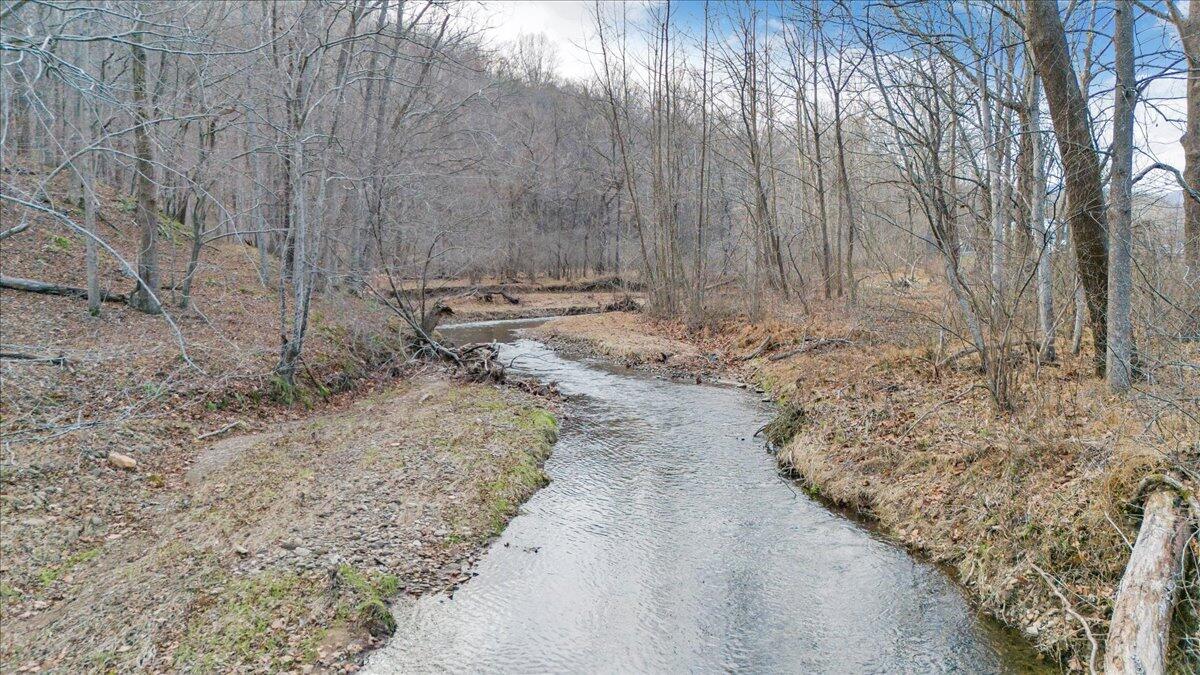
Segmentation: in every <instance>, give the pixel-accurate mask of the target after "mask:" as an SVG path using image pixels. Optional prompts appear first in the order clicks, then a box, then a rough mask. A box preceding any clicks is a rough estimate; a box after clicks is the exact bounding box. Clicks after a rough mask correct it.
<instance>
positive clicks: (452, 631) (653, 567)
mask: <svg viewBox="0 0 1200 675" xmlns="http://www.w3.org/2000/svg"><path fill="white" fill-rule="evenodd" d="M539 321H541V320H537V319H534V320H519V321H505V322H493V323H484V324H467V325H463V326H459V327H455V328H453V329H451V330H450V335H451V336H452V337H453V339H455V340H456V341H458V342H478V341H490V340H495V341H497V342H500V343H502V345H501V355H502V357H503V359H504V360H505V362H506V363H508V362H510V361H511V366H510V372H513V373H516V374H520V375H524V376H536V377H538V378H540V379H542V380H543V381H547V380H553V381H555V382H557V383H558V386H559V388H560V390H561V391H562V392H563V393H564V394H565V395H567V397H568V400H567V403H565V404H564V410H563V420H562V421H561V425H560V430H559V431H560V434H559V441H558V444H557V445H556V446H555V448H554V453H553V455H552V456H551V457H550V459H549V460H548V461H547V462H546V472H547V473H548V474H549V476H550V478H551V482H550V484H549V485H548V486H547V487H545V488H543V489H542V490H541V491H539V492H538V493H537V494H535V495H534V496H533V498H532V499H530V500H529V501H528V502H527V503H526V504H525V505H524V507H523V508H522V510H521V514H520V515H518V516H517V517H516V518H514V519H513V520H512V521H511V522H510V523H509V525H508V527H507V529H505V530H504V533H503V534H502V535H501V536H500V537H499V538H498V539H497V540H496V541H495V542H494V543H493V544H492V545H491V547H490V548H489V550H488V551H487V552H486V553H485V554H484V555H483V557H482V559H481V560H480V562H479V564H478V566H477V568H476V571H477V573H478V575H477V576H475V577H474V578H472V579H471V580H470V581H468V582H467V583H466V584H464V585H463V586H462V587H461V588H459V589H458V590H457V591H455V592H454V593H453V594H452V595H450V594H441V595H429V596H424V597H421V598H419V599H417V600H415V601H405V602H402V603H399V604H398V605H397V606H396V607H395V608H394V611H395V613H396V618H397V623H398V629H397V631H396V634H395V637H393V638H392V640H391V641H390V642H389V643H388V644H387V645H386V646H385V647H383V648H382V649H380V650H378V651H377V652H375V653H374V654H373V655H372V656H371V658H370V659H369V660H368V662H367V664H366V671H367V672H372V673H392V672H405V673H408V672H447V671H451V672H506V673H508V672H521V673H524V672H620V673H627V672H655V673H658V672H728V671H738V672H801V673H864V672H871V673H883V672H887V673H895V672H919V673H925V672H972V673H974V672H985V673H986V672H1005V673H1008V672H1029V671H1035V670H1042V669H1044V666H1043V665H1041V664H1040V663H1039V662H1038V661H1037V659H1036V657H1035V656H1034V654H1033V652H1032V650H1031V649H1030V648H1029V647H1028V646H1027V645H1026V644H1024V643H1023V642H1022V641H1021V640H1020V639H1019V638H1018V637H1017V636H1016V635H1015V634H1013V633H1011V632H1009V631H1006V630H1003V629H1001V628H1000V627H999V626H998V625H996V624H995V623H994V622H992V621H990V620H987V619H985V618H983V617H981V616H979V615H978V614H976V613H975V612H974V611H973V610H972V609H971V607H970V606H969V605H968V603H967V602H966V600H965V599H964V597H963V595H962V593H961V592H960V590H959V589H958V588H957V587H956V586H955V584H954V583H952V582H951V581H950V580H949V579H948V578H947V577H946V576H945V575H944V574H943V573H942V572H941V570H939V569H938V568H937V567H935V566H933V565H930V564H927V563H924V562H921V561H919V560H916V559H914V558H913V557H912V556H910V555H909V554H908V553H906V552H905V551H903V550H901V549H899V548H896V547H895V546H892V545H890V544H888V543H887V542H885V541H882V540H880V539H879V538H877V537H876V536H874V535H873V534H872V533H871V532H870V531H869V530H867V529H865V528H864V527H862V526H861V525H859V524H857V523H855V522H853V521H851V520H848V519H847V518H845V517H843V516H840V515H838V514H836V513H833V512H831V511H829V510H828V509H826V508H825V507H823V506H822V505H821V504H820V503H818V502H816V501H814V500H812V499H810V498H809V497H807V496H806V495H805V494H804V493H803V492H801V491H799V490H798V489H797V487H796V486H795V485H794V484H793V482H792V481H790V480H788V479H787V478H785V477H782V476H781V475H780V474H779V473H778V471H777V469H776V466H775V461H774V459H773V458H772V457H771V456H770V455H769V454H767V452H765V449H764V445H763V442H762V440H761V439H759V438H756V437H755V436H754V433H755V430H757V429H758V428H759V427H761V426H762V425H763V424H764V423H765V422H766V421H767V420H769V419H770V417H771V409H770V406H769V405H767V404H764V403H761V402H760V401H759V399H758V398H757V397H754V396H752V395H751V394H750V393H748V392H746V391H742V390H738V389H734V388H727V387H719V386H710V385H696V384H690V383H678V382H671V381H667V380H663V379H659V378H656V377H654V376H652V375H649V374H645V373H639V372H633V371H629V370H624V369H620V368H615V367H611V366H608V365H606V364H603V363H600V362H597V361H595V360H590V359H576V358H570V357H567V356H563V355H561V354H559V353H557V352H555V351H554V350H552V349H550V348H548V347H547V346H546V345H544V344H542V343H540V342H537V341H534V340H530V339H525V338H522V337H521V336H520V332H519V331H520V329H522V328H525V327H529V326H532V325H536V324H537V323H538V322H539Z"/></svg>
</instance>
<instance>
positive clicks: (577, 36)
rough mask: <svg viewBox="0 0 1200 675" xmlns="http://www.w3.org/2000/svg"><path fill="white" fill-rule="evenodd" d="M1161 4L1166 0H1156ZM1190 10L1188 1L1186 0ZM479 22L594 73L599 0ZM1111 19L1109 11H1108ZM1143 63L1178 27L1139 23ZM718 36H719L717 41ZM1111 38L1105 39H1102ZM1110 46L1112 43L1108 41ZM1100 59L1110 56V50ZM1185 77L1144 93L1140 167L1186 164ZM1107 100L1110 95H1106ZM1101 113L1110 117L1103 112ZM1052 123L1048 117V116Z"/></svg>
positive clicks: (519, 5) (535, 7) (631, 9)
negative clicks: (540, 40)
mask: <svg viewBox="0 0 1200 675" xmlns="http://www.w3.org/2000/svg"><path fill="white" fill-rule="evenodd" d="M1151 2H1153V3H1154V4H1156V5H1158V6H1159V7H1160V8H1161V7H1162V6H1163V5H1162V0H1151ZM1180 4H1181V7H1182V9H1184V10H1186V7H1187V3H1186V2H1183V3H1180ZM649 5H650V3H649V2H630V3H627V4H626V5H625V10H626V11H627V12H628V13H629V18H630V19H631V20H636V19H637V18H638V15H639V14H643V15H644V13H645V12H646V11H647V8H648V7H649ZM866 6H867V4H866V2H865V1H863V2H859V3H858V4H857V5H855V7H856V10H857V9H859V8H865V7H866ZM760 7H761V8H762V10H763V11H764V12H766V13H767V14H768V15H770V14H771V13H772V12H778V11H779V10H778V9H777V8H778V5H777V4H776V3H773V2H772V3H762V4H761V5H760ZM477 11H478V12H479V15H478V16H479V20H480V22H481V23H482V24H483V25H484V26H486V28H485V30H484V32H485V34H486V35H488V36H489V37H490V38H491V39H492V40H494V41H495V42H496V43H497V44H500V43H503V42H513V41H516V40H517V39H518V38H520V37H521V36H522V35H526V34H538V33H541V34H543V35H545V36H546V38H547V39H548V40H549V41H550V43H551V44H552V45H553V46H554V49H555V52H556V54H557V68H556V71H557V74H558V75H559V77H561V78H563V79H567V80H586V79H588V78H590V77H591V76H592V75H593V73H594V69H593V65H592V56H591V55H592V54H594V53H596V52H598V50H599V44H598V42H597V41H596V38H595V37H594V34H595V24H594V17H593V14H594V11H595V3H594V2H593V1H592V0H497V1H489V2H483V3H481V4H480V5H478V10H477ZM671 12H672V16H673V19H674V21H673V23H675V24H676V25H679V26H685V27H693V28H698V27H699V26H700V25H702V21H703V15H704V3H703V2H702V0H683V1H681V0H674V1H673V2H672V3H671ZM1104 18H1105V21H1107V15H1104ZM1098 28H1099V32H1100V33H1102V34H1104V33H1107V32H1108V31H1109V30H1110V28H1109V27H1108V26H1106V25H1102V26H1099V27H1098ZM1137 35H1138V51H1139V52H1140V58H1139V64H1140V65H1142V66H1144V67H1143V68H1142V70H1143V72H1140V73H1139V76H1143V75H1144V74H1145V73H1148V72H1149V71H1151V70H1152V69H1153V68H1151V67H1145V66H1148V64H1150V63H1155V62H1158V63H1162V58H1163V57H1162V56H1161V53H1162V52H1163V51H1164V50H1165V49H1176V48H1178V37H1177V35H1176V32H1175V28H1174V26H1171V25H1168V24H1165V23H1164V22H1162V21H1161V20H1160V19H1158V18H1156V17H1153V16H1150V15H1148V14H1143V15H1142V16H1141V17H1140V18H1139V20H1138V22H1137ZM716 37H717V36H714V39H715V38H716ZM1100 42H1105V41H1104V40H1103V39H1102V38H1101V39H1100V40H1098V43H1100ZM1097 46H1098V47H1100V46H1101V45H1100V44H1098V45H1097ZM1104 47H1107V45H1104ZM1100 58H1102V59H1103V58H1107V53H1104V54H1102V55H1101V57H1100ZM1109 83H1111V78H1109V79H1107V80H1106V79H1105V77H1104V76H1101V77H1100V78H1099V79H1098V80H1097V86H1098V87H1103V86H1105V85H1106V84H1109ZM1183 94H1184V82H1183V78H1182V77H1174V78H1164V79H1160V80H1157V81H1155V82H1153V83H1152V84H1151V85H1150V86H1149V87H1148V88H1147V89H1146V91H1145V92H1144V97H1145V98H1144V101H1143V103H1142V105H1140V106H1139V112H1138V118H1137V129H1136V131H1135V138H1136V142H1137V143H1138V145H1139V157H1138V158H1137V161H1136V163H1137V164H1138V166H1149V165H1150V164H1151V163H1153V162H1155V161H1161V162H1166V163H1168V164H1172V165H1174V166H1177V167H1180V168H1182V166H1183V151H1182V148H1181V147H1180V145H1179V137H1180V135H1181V134H1182V133H1183V127H1182V122H1181V121H1182V118H1183V109H1184V108H1183ZM1101 98H1107V97H1103V96H1102V97H1101ZM1109 105H1111V103H1110V101H1102V102H1098V107H1100V108H1107V107H1108V106H1109ZM1100 116H1101V117H1103V116H1105V114H1104V113H1101V115H1100ZM1044 119H1045V120H1046V123H1047V124H1049V117H1048V115H1046V116H1045V118H1044ZM1170 182H1171V181H1170V180H1167V177H1166V176H1165V175H1160V176H1153V177H1150V178H1148V179H1147V185H1146V187H1149V185H1151V184H1159V185H1161V186H1163V187H1169V186H1170Z"/></svg>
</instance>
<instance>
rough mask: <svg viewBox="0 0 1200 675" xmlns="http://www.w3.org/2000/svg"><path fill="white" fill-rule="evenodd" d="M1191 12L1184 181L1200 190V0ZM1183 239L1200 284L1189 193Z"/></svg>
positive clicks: (1197, 223) (1199, 249)
mask: <svg viewBox="0 0 1200 675" xmlns="http://www.w3.org/2000/svg"><path fill="white" fill-rule="evenodd" d="M1188 9H1189V11H1188V15H1187V19H1186V20H1185V21H1184V23H1183V25H1182V26H1180V36H1181V38H1182V42H1183V51H1184V54H1185V55H1186V56H1187V63H1188V77H1187V126H1186V127H1185V131H1184V134H1183V139H1182V144H1183V158H1184V166H1183V180H1184V182H1185V183H1187V185H1188V187H1190V188H1191V189H1193V190H1197V191H1200V0H1191V3H1190V4H1189V5H1188ZM1183 240H1184V243H1183V247H1184V251H1185V254H1184V258H1185V260H1186V262H1187V266H1188V279H1189V281H1190V282H1191V283H1192V285H1193V286H1195V285H1200V200H1197V199H1195V198H1194V197H1192V196H1191V195H1189V194H1185V195H1184V196H1183ZM1193 311H1195V309H1194V308H1193ZM1198 321H1200V319H1198Z"/></svg>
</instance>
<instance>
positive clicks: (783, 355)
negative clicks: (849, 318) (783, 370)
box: [767, 338, 850, 363]
mask: <svg viewBox="0 0 1200 675" xmlns="http://www.w3.org/2000/svg"><path fill="white" fill-rule="evenodd" d="M848 344H850V341H849V340H847V339H845V338H827V339H820V340H812V339H805V342H804V344H803V345H801V346H800V347H797V348H796V349H789V350H788V351H786V352H779V353H778V354H772V355H770V356H768V357H767V360H768V361H770V362H771V363H774V362H776V361H782V360H784V359H787V358H791V357H793V356H796V355H798V354H804V353H806V352H812V351H816V350H818V349H823V348H825V347H828V346H830V345H848Z"/></svg>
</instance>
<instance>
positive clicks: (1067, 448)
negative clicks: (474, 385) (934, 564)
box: [539, 308, 1200, 670]
mask: <svg viewBox="0 0 1200 675" xmlns="http://www.w3.org/2000/svg"><path fill="white" fill-rule="evenodd" d="M819 314H822V315H828V316H830V317H831V318H830V319H827V320H825V321H817V320H815V319H812V318H804V319H796V320H785V321H772V322H764V323H760V324H757V325H749V324H746V323H745V322H734V321H730V322H726V323H724V324H722V325H721V326H719V327H717V328H715V329H712V330H707V331H691V332H689V331H687V330H686V329H685V328H684V327H683V326H682V325H681V324H679V323H677V322H672V321H656V320H652V319H650V318H647V317H643V316H640V315H636V314H622V315H603V316H585V317H572V318H570V319H562V320H554V321H552V322H550V323H548V324H546V325H545V326H543V327H542V328H541V329H540V331H539V333H540V334H541V335H543V336H545V337H547V338H548V339H550V340H551V341H553V342H556V343H560V344H571V345H572V346H573V347H574V348H575V349H583V350H586V351H589V352H590V353H593V354H596V355H600V356H606V357H609V358H614V359H615V360H617V361H620V362H623V363H625V364H627V365H629V366H631V367H659V365H660V363H661V361H662V360H665V361H667V362H672V361H674V362H675V363H676V364H677V367H681V368H684V369H686V368H687V367H688V366H689V365H690V366H693V367H695V366H696V365H699V366H700V367H701V369H702V370H703V371H704V373H707V374H711V372H712V369H711V366H712V365H713V364H719V365H721V366H724V367H725V369H726V371H725V372H726V373H727V377H731V378H738V379H741V380H743V381H745V382H748V383H751V384H753V385H757V386H760V387H761V388H763V389H764V390H766V391H767V392H769V395H770V396H772V397H773V398H775V399H776V400H777V401H778V402H779V403H780V404H781V416H780V419H779V420H777V422H776V424H775V425H773V428H771V429H769V432H771V433H772V434H773V435H774V437H775V440H776V441H777V442H779V443H780V445H781V447H780V449H779V452H778V459H779V463H780V465H781V466H782V467H783V468H785V469H787V470H790V471H792V472H794V474H795V475H796V477H797V478H798V479H799V480H800V481H801V482H802V483H803V484H804V485H805V486H806V488H807V489H808V491H809V492H810V493H812V494H814V495H818V496H820V497H821V498H823V499H825V500H828V501H830V502H833V503H836V504H841V505H845V506H848V507H851V508H852V509H854V510H855V511H857V512H858V513H860V514H863V515H865V516H867V517H869V518H871V519H873V520H874V521H875V522H876V523H877V524H878V527H879V529H880V530H881V531H882V532H883V533H885V534H886V535H888V536H890V537H891V538H893V539H894V540H895V541H897V542H898V543H901V544H903V545H905V546H907V547H910V548H913V549H917V550H920V551H922V552H924V553H925V554H927V555H928V556H929V557H931V558H932V559H934V560H936V561H938V562H942V563H946V564H949V565H951V566H953V568H954V569H956V570H957V572H958V576H959V578H960V579H961V580H962V582H963V583H964V585H965V586H966V588H967V589H968V592H969V593H970V594H971V596H972V597H973V598H974V600H975V601H976V602H978V603H979V605H980V606H981V607H982V608H983V609H984V610H985V611H987V612H988V613H990V614H992V615H994V616H996V617H998V618H999V619H1001V620H1002V621H1004V622H1006V623H1008V624H1010V625H1012V626H1015V627H1017V628H1019V629H1021V630H1022V631H1023V632H1024V633H1025V634H1026V635H1027V636H1028V637H1029V639H1030V640H1031V641H1033V642H1034V643H1035V644H1036V645H1037V647H1038V648H1039V649H1040V650H1041V651H1042V652H1043V653H1045V654H1047V655H1048V657H1049V658H1051V659H1054V660H1061V661H1062V663H1063V664H1064V665H1066V666H1068V667H1069V668H1070V669H1072V670H1080V669H1086V664H1087V663H1088V661H1089V659H1090V658H1091V654H1092V651H1093V649H1092V646H1091V642H1090V641H1089V633H1090V635H1091V637H1092V638H1093V639H1095V640H1096V641H1097V642H1098V643H1099V644H1100V645H1103V640H1104V635H1105V632H1106V630H1107V621H1108V616H1109V613H1110V611H1111V604H1112V601H1113V596H1114V593H1115V590H1116V587H1117V584H1118V583H1119V580H1120V576H1121V573H1122V571H1123V568H1124V565H1125V562H1126V560H1127V558H1128V551H1129V542H1131V541H1133V539H1134V538H1135V537H1136V536H1137V530H1136V527H1137V520H1136V517H1132V516H1131V515H1130V513H1129V510H1128V508H1127V507H1128V501H1129V500H1130V498H1131V497H1132V496H1133V494H1134V492H1135V489H1136V486H1137V484H1138V481H1139V479H1140V477H1141V476H1142V475H1144V474H1145V473H1146V472H1148V471H1150V470H1152V469H1153V468H1154V467H1159V466H1165V465H1180V464H1185V465H1186V464H1190V465H1192V466H1194V465H1195V463H1196V459H1197V455H1198V454H1200V448H1197V447H1195V445H1194V443H1195V439H1196V438H1198V437H1200V433H1198V432H1197V429H1196V426H1195V424H1194V423H1192V422H1191V421H1190V420H1189V419H1188V417H1187V416H1186V415H1182V414H1178V413H1176V414H1171V413H1170V412H1165V411H1163V410H1161V409H1148V406H1147V403H1146V402H1145V401H1141V402H1139V401H1138V400H1129V401H1120V400H1116V399H1113V398H1112V397H1110V396H1108V395H1107V394H1106V393H1105V391H1104V388H1103V385H1102V384H1101V383H1098V382H1095V381H1093V380H1091V379H1090V378H1089V377H1087V371H1088V363H1087V360H1086V356H1082V357H1070V356H1068V357H1067V359H1066V360H1065V361H1064V362H1063V363H1060V364H1057V365H1055V366H1051V367H1047V366H1043V368H1046V370H1045V371H1043V372H1042V373H1040V374H1039V375H1040V376H1039V379H1038V383H1039V384H1038V386H1037V387H1030V391H1031V392H1032V393H1031V394H1030V395H1029V397H1028V398H1027V399H1026V400H1025V401H1023V407H1022V409H1021V410H1020V411H1018V412H1017V413H1015V414H1012V415H997V414H996V413H995V411H994V410H993V408H992V406H991V403H990V400H989V397H988V394H987V392H986V390H985V389H984V388H983V387H982V386H980V384H979V382H980V380H979V375H978V374H977V373H976V372H975V371H974V369H973V367H972V365H970V364H968V363H965V362H963V361H962V360H960V361H958V362H955V363H951V364H943V365H941V366H939V367H935V366H934V364H935V362H937V361H938V360H939V359H938V358H937V355H936V354H934V353H931V351H930V349H929V348H928V347H927V346H925V345H926V344H928V343H927V342H924V338H923V337H922V336H921V335H920V332H919V330H915V329H914V328H913V326H912V322H911V319H906V318H904V316H903V315H902V314H893V315H890V316H883V315H874V316H864V315H862V314H861V313H856V314H850V313H848V312H836V311H830V310H829V308H824V309H823V310H822V312H820V313H819ZM664 353H665V354H669V356H668V357H667V358H666V359H660V355H662V354H664ZM1028 370H1029V369H1026V371H1023V372H1022V374H1021V376H1022V377H1030V376H1031V373H1029V372H1027V371H1028ZM1147 420H1150V421H1151V423H1152V424H1154V425H1155V428H1154V434H1153V435H1151V434H1148V433H1146V432H1145V429H1146V424H1147ZM1164 438H1166V439H1168V440H1167V441H1166V442H1164V441H1163V439H1164ZM1063 598H1065V599H1066V603H1064V600H1063ZM1097 658H1098V657H1097Z"/></svg>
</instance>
